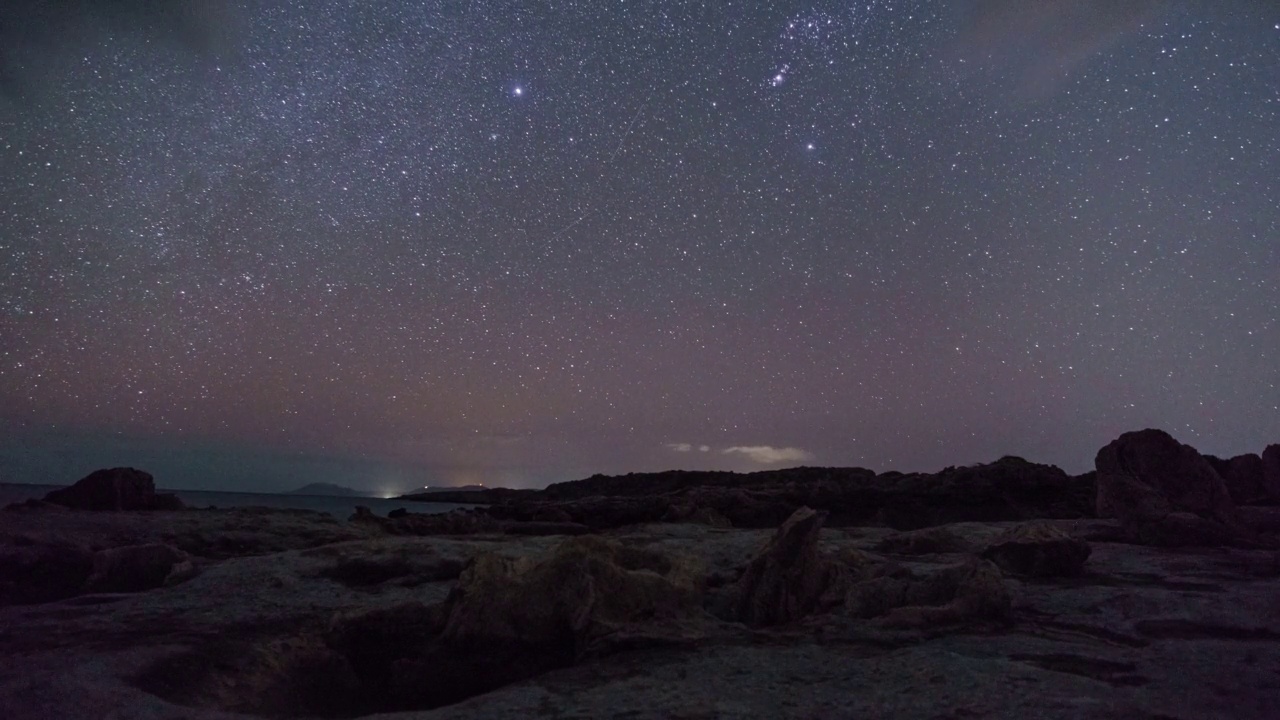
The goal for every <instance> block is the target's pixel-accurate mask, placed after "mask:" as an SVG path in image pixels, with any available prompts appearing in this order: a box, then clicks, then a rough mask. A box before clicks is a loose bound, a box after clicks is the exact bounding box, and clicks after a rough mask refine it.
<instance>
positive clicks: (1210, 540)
mask: <svg viewBox="0 0 1280 720" xmlns="http://www.w3.org/2000/svg"><path fill="white" fill-rule="evenodd" d="M1094 462H1095V464H1096V465H1097V469H1098V495H1097V512H1098V517H1114V518H1118V519H1119V520H1120V521H1121V523H1122V524H1123V525H1124V527H1125V528H1126V529H1127V530H1129V531H1130V532H1132V533H1134V534H1135V535H1136V537H1137V538H1138V539H1139V540H1140V541H1142V542H1150V543H1156V544H1174V545H1197V544H1221V543H1223V542H1224V541H1227V540H1229V539H1231V538H1240V539H1246V538H1247V537H1248V536H1250V535H1251V534H1252V533H1251V531H1249V530H1248V528H1246V527H1245V526H1244V524H1243V523H1242V522H1241V520H1240V517H1239V514H1238V513H1237V512H1236V507H1235V503H1234V502H1232V500H1231V495H1230V494H1229V493H1228V492H1227V487H1226V485H1225V483H1223V481H1222V478H1221V477H1219V476H1218V473H1216V472H1215V471H1214V469H1213V467H1212V466H1211V465H1210V464H1209V461H1207V460H1205V459H1204V457H1202V456H1201V455H1200V453H1198V452H1196V449H1195V448H1193V447H1191V446H1190V445H1184V444H1182V443H1180V442H1178V441H1177V440H1175V439H1173V437H1171V436H1170V435H1169V434H1168V433H1166V432H1163V431H1161V430H1141V431H1137V432H1129V433H1125V434H1123V435H1121V436H1120V437H1119V438H1117V439H1115V440H1113V441H1112V442H1111V443H1110V444H1108V445H1107V446H1106V447H1104V448H1102V449H1101V450H1099V451H1098V455H1097V457H1096V458H1095V460H1094Z"/></svg>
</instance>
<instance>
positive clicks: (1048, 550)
mask: <svg viewBox="0 0 1280 720" xmlns="http://www.w3.org/2000/svg"><path fill="white" fill-rule="evenodd" d="M1091 552H1092V549H1091V548H1090V547H1089V543H1087V542H1085V541H1084V540H1079V539H1077V538H1073V537H1071V536H1070V535H1068V534H1067V533H1065V532H1063V531H1062V530H1060V529H1058V528H1057V527H1055V526H1054V525H1052V524H1050V523H1047V522H1042V521H1034V522H1029V523H1023V524H1021V525H1015V526H1014V527H1011V528H1009V529H1008V530H1005V531H1004V532H1003V533H1001V534H1000V535H998V536H997V537H996V538H995V539H994V540H992V541H991V543H990V544H988V545H987V547H986V549H984V550H983V551H982V553H981V555H982V557H983V558H985V559H987V560H990V561H992V562H994V563H995V564H996V566H997V567H999V568H1000V570H1001V571H1003V572H1004V573H1006V574H1009V575H1027V576H1031V577H1065V576H1071V575H1078V574H1079V573H1080V571H1081V570H1082V569H1083V568H1084V563H1085V561H1086V560H1088V559H1089V554H1090V553H1091Z"/></svg>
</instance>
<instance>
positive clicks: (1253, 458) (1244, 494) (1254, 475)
mask: <svg viewBox="0 0 1280 720" xmlns="http://www.w3.org/2000/svg"><path fill="white" fill-rule="evenodd" d="M1204 459H1205V460H1207V461H1208V462H1209V465H1210V466H1212V467H1213V469H1214V471H1215V472H1217V473H1218V477H1221V478H1222V482H1223V483H1224V484H1225V485H1226V486H1227V492H1228V494H1230V495H1231V500H1232V501H1233V502H1235V504H1237V505H1252V504H1254V503H1257V502H1261V501H1264V500H1266V499H1267V493H1266V491H1265V490H1264V489H1263V468H1262V458H1261V457H1260V456H1258V455H1256V454H1254V453H1248V454H1246V455H1237V456H1235V457H1233V458H1231V459H1229V460H1223V459H1221V458H1217V457H1214V456H1213V455H1205V456H1204Z"/></svg>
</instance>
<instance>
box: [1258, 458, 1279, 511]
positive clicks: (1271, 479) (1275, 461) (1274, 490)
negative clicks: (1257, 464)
mask: <svg viewBox="0 0 1280 720" xmlns="http://www.w3.org/2000/svg"><path fill="white" fill-rule="evenodd" d="M1262 492H1263V493H1264V494H1265V495H1266V497H1267V499H1269V500H1270V501H1271V502H1273V503H1280V444H1277V445H1268V446H1267V449H1266V450H1264V451H1262Z"/></svg>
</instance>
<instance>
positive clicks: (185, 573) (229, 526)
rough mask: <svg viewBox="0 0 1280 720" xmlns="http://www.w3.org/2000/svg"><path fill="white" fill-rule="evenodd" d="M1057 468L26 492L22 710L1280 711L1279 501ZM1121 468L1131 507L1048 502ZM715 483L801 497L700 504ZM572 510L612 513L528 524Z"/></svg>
mask: <svg viewBox="0 0 1280 720" xmlns="http://www.w3.org/2000/svg"><path fill="white" fill-rule="evenodd" d="M1162 446H1163V447H1165V448H1166V449H1168V446H1167V444H1163V445H1162ZM1181 452H1182V451H1181V450H1180V449H1174V450H1173V451H1171V453H1170V454H1177V453H1181ZM1193 452H1194V451H1193ZM1139 454H1140V455H1141V454H1142V453H1139ZM1155 455H1157V456H1160V453H1155ZM1116 457H1117V458H1118V459H1119V460H1124V461H1125V462H1129V460H1130V459H1131V458H1129V456H1128V455H1125V454H1124V453H1117V455H1116ZM1178 457H1182V458H1183V459H1189V462H1188V463H1173V465H1172V467H1174V468H1175V469H1180V470H1181V471H1183V472H1184V473H1185V472H1186V471H1188V469H1190V473H1191V476H1192V477H1193V479H1194V476H1195V473H1196V465H1195V460H1196V459H1197V458H1198V459H1199V460H1204V458H1199V456H1198V455H1195V456H1191V455H1185V454H1184V455H1179V456H1178ZM1119 460H1117V462H1119ZM1265 461H1266V456H1265V454H1264V463H1263V464H1264V469H1265V467H1266V462H1265ZM1206 462H1207V461H1206ZM1104 464H1105V463H1104ZM1046 467H1047V466H1036V465H1034V464H1032V463H1027V462H1026V461H1023V460H1020V459H1017V458H1002V459H1001V460H1000V461H997V462H996V463H990V464H987V465H984V466H978V467H974V468H949V469H947V470H944V471H942V472H940V473H935V474H932V475H903V474H892V473H885V474H882V475H881V476H871V475H869V474H868V473H866V472H848V473H845V474H841V473H840V472H836V471H830V470H824V469H820V468H816V469H815V468H807V469H800V470H799V471H796V472H787V471H783V472H779V473H768V474H763V475H762V476H761V477H755V475H757V474H752V475H751V476H748V477H751V478H752V479H751V481H750V484H749V485H748V486H746V487H739V486H736V485H735V483H736V482H738V481H739V480H741V479H742V478H743V477H744V476H740V475H738V476H735V475H732V474H726V476H727V477H724V478H720V479H721V480H723V481H724V483H723V484H721V485H714V484H713V485H709V486H700V485H698V484H696V482H695V481H694V479H691V478H696V477H697V474H694V475H676V476H674V477H675V480H676V481H678V482H676V481H672V482H674V486H672V487H666V488H665V489H662V492H661V493H659V494H657V495H648V496H646V495H644V493H643V492H642V491H641V490H642V489H637V488H630V486H628V485H626V484H625V483H621V482H620V481H619V482H615V481H614V480H610V479H607V478H605V479H597V480H594V481H593V482H591V483H587V484H586V485H585V486H582V487H578V486H574V487H577V488H578V489H579V490H582V491H583V492H584V493H586V492H588V491H601V492H603V491H609V492H622V491H623V490H626V489H631V490H636V491H637V493H638V494H634V495H622V494H617V495H612V496H610V495H590V494H583V495H581V496H580V497H567V495H570V494H573V492H576V490H574V491H572V492H571V491H570V490H565V489H561V490H560V491H557V492H559V493H561V494H562V495H566V497H561V498H559V499H557V498H552V497H548V496H544V497H542V498H541V499H538V498H537V497H536V496H535V495H533V494H531V493H529V492H524V491H511V492H509V493H505V494H496V495H495V496H503V497H507V498H508V499H512V498H515V499H519V502H516V501H514V500H513V501H512V502H509V503H508V502H506V501H505V500H504V503H505V504H504V505H503V506H502V507H501V508H499V509H497V512H494V513H489V512H482V511H473V512H470V513H460V514H458V515H456V516H455V518H456V519H450V520H447V521H436V522H444V523H452V524H455V525H456V526H457V527H459V528H464V529H465V528H467V527H471V528H483V529H484V530H483V531H479V532H464V533H460V534H431V533H430V532H427V533H425V534H421V535H419V534H416V532H417V531H418V530H421V529H427V528H429V523H430V522H431V521H423V520H418V519H416V518H414V517H412V515H413V514H408V515H406V516H405V517H398V518H392V519H388V518H377V517H374V516H373V515H372V514H371V513H366V514H364V516H362V519H360V520H359V521H357V522H352V523H338V522H336V521H334V520H333V519H332V518H330V517H328V516H325V515H322V514H317V513H309V512H304V511H297V512H293V511H274V510H264V509H256V510H249V509H239V510H227V511H212V510H186V511H182V512H157V511H146V512H133V511H119V512H109V513H103V512H90V511H81V510H69V509H66V508H59V509H52V508H55V507H58V506H51V505H49V504H47V503H30V504H26V505H24V506H23V507H22V508H20V509H16V510H14V511H11V512H5V513H3V514H2V515H0V600H3V602H0V666H3V667H6V668H12V669H13V670H12V671H11V672H5V673H0V717H3V718H5V719H6V720H34V719H35V718H49V717H108V716H110V717H120V718H144V717H145V718H151V719H152V720H177V719H179V718H183V719H188V718H190V719H193V720H231V718H240V719H241V720H245V719H247V718H266V717H271V718H277V717H328V718H344V717H363V716H366V715H370V714H374V713H382V712H384V711H398V714H395V715H390V716H388V715H381V717H386V718H388V720H390V718H392V717H394V718H396V720H445V719H448V720H464V719H466V720H478V719H479V718H490V717H606V718H624V717H625V718H630V719H635V718H641V719H644V718H690V719H692V718H728V717H732V718H746V719H749V720H755V719H757V718H814V717H822V718H826V717H835V718H839V717H880V718H895V719H897V718H901V719H904V720H905V719H906V718H921V717H924V718H993V719H994V718H1009V719H1013V718H1025V717H1038V718H1051V719H1053V720H1058V719H1062V720H1068V719H1072V720H1078V719H1079V718H1084V717H1087V718H1103V719H1111V720H1121V719H1123V720H1135V719H1136V720H1157V719H1160V718H1179V720H1195V719H1199V718H1204V719H1205V720H1208V719H1210V718H1227V717H1229V718H1244V719H1248V720H1253V719H1268V720H1269V719H1271V718H1275V717H1280V686H1277V684H1276V683H1275V678H1276V677H1277V676H1280V651H1278V650H1277V649H1278V648H1280V612H1277V605H1276V598H1277V597H1280V554H1278V553H1277V552H1276V551H1275V550H1274V549H1272V548H1267V547H1264V546H1265V545H1266V543H1264V542H1261V540H1264V539H1266V537H1267V536H1269V535H1274V533H1275V531H1276V530H1277V528H1280V514H1278V513H1276V512H1275V511H1276V510H1277V508H1274V507H1267V506H1245V507H1241V508H1234V511H1235V512H1234V516H1231V515H1228V516H1227V519H1226V520H1224V519H1223V518H1222V516H1221V515H1220V514H1215V513H1216V512H1217V510H1216V509H1215V508H1217V506H1216V505H1215V504H1214V503H1213V502H1200V501H1201V500H1204V499H1205V498H1206V497H1207V498H1209V499H1212V498H1213V495H1212V493H1208V494H1207V495H1206V494H1205V493H1203V492H1200V493H1199V494H1197V492H1192V490H1195V488H1194V487H1192V488H1190V490H1187V491H1186V492H1181V491H1180V488H1182V486H1183V485H1185V484H1186V482H1189V481H1187V480H1186V477H1182V476H1178V477H1174V478H1173V479H1172V480H1170V479H1169V478H1167V477H1164V476H1163V475H1160V473H1157V475H1160V476H1159V477H1153V476H1152V473H1151V468H1152V467H1160V465H1159V463H1156V464H1155V465H1154V466H1153V465H1151V464H1145V465H1144V464H1142V463H1134V464H1129V465H1119V467H1120V468H1121V469H1122V470H1124V472H1122V473H1118V472H1114V468H1110V469H1111V470H1113V472H1111V474H1110V476H1109V477H1105V478H1104V477H1103V475H1104V473H1103V472H1100V473H1098V475H1097V476H1094V477H1080V478H1069V477H1067V476H1065V475H1063V474H1061V473H1060V471H1057V472H1053V471H1052V470H1046V469H1045V468H1046ZM1099 469H1100V470H1107V469H1108V468H1104V467H1102V466H1100V468H1099ZM1210 470H1211V471H1212V468H1210ZM1161 472H1162V473H1163V471H1161ZM1215 474H1216V473H1215ZM1116 477H1119V478H1120V482H1114V480H1115V478H1116ZM1055 478H1056V479H1055ZM634 479H635V478H632V480H634ZM1201 479H1203V476H1201ZM669 480H671V478H665V479H664V482H665V481H669ZM890 483H897V485H892V486H891V485H890ZM1020 483H1022V484H1023V485H1022V486H1020V485H1019V484H1020ZM1104 486H1105V489H1106V492H1107V493H1109V497H1110V498H1111V500H1112V501H1116V500H1123V501H1124V503H1122V508H1123V509H1124V513H1123V514H1124V515H1125V519H1123V520H1116V519H1097V518H1090V517H1087V515H1088V513H1083V514H1080V516H1079V517H1075V518H1074V519H1043V518H1036V517H1035V515H1036V514H1039V513H1043V514H1048V515H1072V514H1077V511H1078V506H1077V503H1078V502H1079V498H1080V493H1081V492H1082V490H1083V489H1088V491H1089V493H1090V494H1089V497H1092V493H1093V492H1094V488H1098V489H1102V488H1103V487H1104ZM966 488H969V489H971V490H972V491H973V493H972V496H971V497H969V498H968V499H967V500H966V499H965V496H964V494H963V491H964V490H965V489H966ZM1028 488H1030V490H1028ZM1183 489H1185V488H1183ZM1035 490H1045V491H1046V492H1047V494H1046V495H1045V496H1044V497H1041V498H1035V497H1029V496H1028V493H1031V494H1034V491H1035ZM1200 490H1203V488H1200ZM931 492H932V493H935V494H933V495H931V494H930V493H931ZM1126 493H1127V495H1126ZM1188 497H1190V498H1191V501H1188V499H1187V498H1188ZM805 499H814V500H815V501H818V502H821V503H825V507H823V508H820V509H819V508H815V509H809V508H808V507H804V503H803V500H805ZM859 499H861V500H863V501H865V503H866V506H865V507H860V508H859V507H857V506H856V502H857V501H859ZM797 502H800V504H799V505H796V503H797ZM947 502H950V503H956V504H957V505H956V507H945V506H944V504H945V503H947ZM966 502H967V503H969V504H967V505H966V504H965V503H966ZM1198 502H1199V504H1197V503H1198ZM522 503H523V504H522ZM717 503H723V507H724V508H726V509H727V510H728V511H729V512H723V513H722V514H724V515H725V516H726V517H727V518H728V517H730V513H731V512H732V513H738V514H737V515H735V516H733V522H735V523H737V522H738V520H743V521H744V522H753V523H762V522H764V521H765V520H766V519H768V518H770V517H773V516H774V515H776V514H778V513H780V512H782V511H784V510H785V511H786V514H785V515H783V516H782V517H780V518H778V520H777V522H776V523H775V525H773V526H769V527H761V528H752V527H732V528H727V527H715V526H713V525H710V524H703V523H700V522H690V521H689V520H690V518H691V517H692V516H691V514H689V513H693V512H696V511H698V510H700V509H703V508H711V509H714V510H716V511H717V512H722V510H721V505H717ZM1144 503H1145V504H1144ZM677 506H679V507H680V508H682V509H681V510H679V511H678V512H676V513H675V516H673V517H672V518H671V519H675V520H678V521H677V522H646V521H641V520H637V518H644V517H649V513H652V512H656V513H660V515H658V517H662V515H665V514H666V513H668V512H671V510H672V508H673V507H677ZM591 508H597V509H601V510H603V511H606V512H607V513H609V514H608V515H607V517H606V519H605V520H604V521H600V522H598V523H597V524H596V525H589V524H588V522H586V520H587V517H586V516H585V515H581V514H576V513H583V512H586V511H587V510H588V509H591ZM1193 508H1194V509H1193ZM685 509H688V510H689V513H686V512H685ZM1153 509H1154V511H1153ZM1197 510H1198V511H1197ZM993 516H994V518H995V519H993ZM1028 516H1030V517H1028ZM833 517H841V518H842V524H841V525H840V526H838V527H826V524H827V523H826V521H827V520H830V519H831V518H833ZM957 517H958V518H962V519H963V520H962V521H959V522H948V519H954V518H957ZM1135 517H1136V518H1138V520H1137V521H1135V520H1134V518H1135ZM1233 519H1239V520H1241V522H1242V523H1243V525H1244V526H1245V527H1246V528H1247V529H1248V531H1249V532H1251V533H1253V534H1254V536H1255V537H1253V538H1247V537H1244V536H1243V535H1242V533H1241V531H1240V530H1239V528H1238V527H1237V526H1235V525H1233V524H1232V523H1231V522H1230V521H1231V520H1233ZM1028 520H1031V522H1028ZM1011 521H1012V522H1011ZM419 522H420V523H423V525H422V526H421V527H414V526H413V525H411V523H419ZM614 522H619V523H621V524H620V525H617V526H609V525H610V523H614ZM567 523H578V524H579V525H583V526H588V527H589V529H590V530H591V531H592V533H591V534H585V535H581V536H577V537H572V538H566V537H565V536H563V535H542V534H530V535H518V534H515V533H513V532H511V531H510V528H511V527H514V526H520V527H531V528H536V527H549V528H562V527H563V526H564V524H567ZM919 523H925V524H926V525H929V526H930V528H929V529H928V530H927V531H924V532H919V531H918V530H919V528H918V527H916V526H917V525H918V524H919ZM1188 537H1191V538H1194V540H1195V541H1194V542H1192V543H1190V544H1188V543H1187V542H1186V539H1187V538H1188ZM1081 541H1087V543H1088V545H1087V547H1088V548H1089V555H1088V559H1087V563H1086V564H1085V565H1084V566H1083V568H1079V571H1078V572H1075V573H1072V572H1071V569H1072V568H1073V567H1075V563H1076V562H1077V561H1078V560H1080V557H1079V556H1080V555H1082V554H1083V550H1082V547H1081V544H1080V542H1081ZM1135 543H1145V544H1135ZM1170 545H1180V547H1177V548H1170V547H1169V546H1170ZM131 546H132V548H131ZM137 546H143V547H152V548H154V549H149V550H145V551H139V550H138V549H137ZM975 548H982V549H983V551H982V552H981V554H980V555H974V554H973V553H972V550H973V549H975ZM153 552H154V553H155V554H156V556H157V557H158V558H159V561H158V562H156V563H154V565H153V564H152V563H150V562H149V561H145V562H144V561H141V560H140V561H139V562H138V563H137V565H136V566H137V567H142V568H151V570H148V571H147V573H144V574H145V575H146V579H145V582H139V583H135V584H132V585H128V584H127V585H124V587H141V588H146V587H150V588H151V589H142V590H138V591H134V592H106V591H101V592H94V593H92V594H82V593H83V592H84V590H85V589H86V586H87V585H88V582H87V581H88V578H89V576H90V575H91V574H92V572H93V569H94V561H95V559H98V558H112V557H114V558H124V557H126V556H129V555H131V554H133V553H140V554H141V555H144V556H147V557H150V553H153ZM186 556H190V557H186ZM982 556H985V557H982ZM1002 565H1003V567H1004V568H1006V569H1007V572H1005V571H1002V569H1001V566H1002ZM122 566H123V567H128V566H129V564H128V563H125V564H123V565H122ZM156 566H168V569H169V572H168V574H167V575H166V576H165V577H164V578H163V579H161V580H160V581H159V585H158V586H155V585H156V582H157V581H156V579H155V578H157V577H159V574H160V572H159V570H158V569H155V567H156ZM125 577H129V578H132V577H133V576H132V575H129V574H128V573H126V574H125ZM96 583H97V581H95V584H96ZM116 587H121V586H116ZM15 603H25V604H15Z"/></svg>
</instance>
